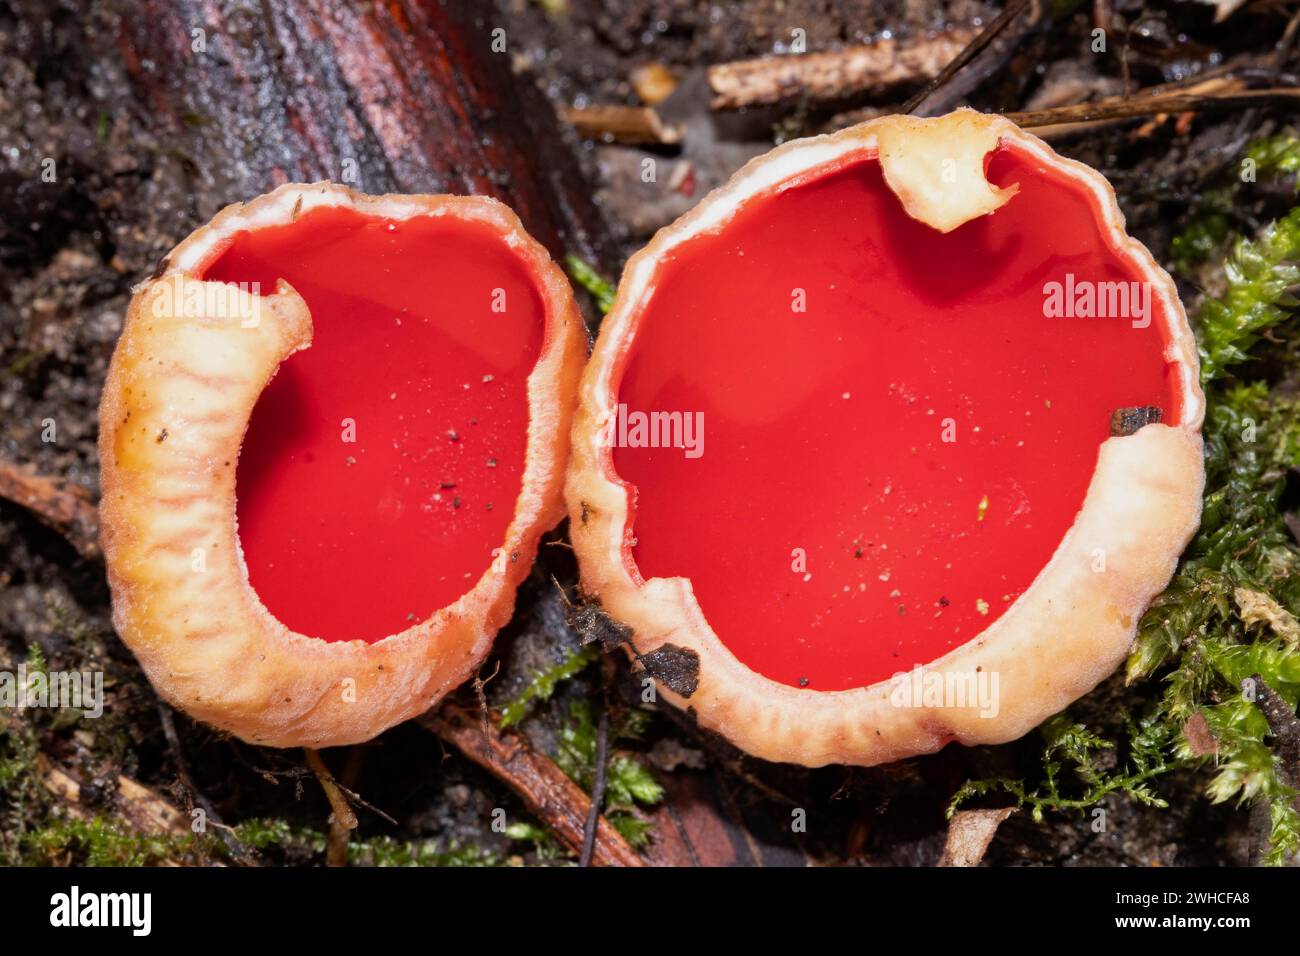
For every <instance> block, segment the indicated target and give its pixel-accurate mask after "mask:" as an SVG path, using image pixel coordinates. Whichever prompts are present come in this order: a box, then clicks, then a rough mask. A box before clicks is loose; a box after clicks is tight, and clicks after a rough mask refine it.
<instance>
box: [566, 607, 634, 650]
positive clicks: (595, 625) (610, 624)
mask: <svg viewBox="0 0 1300 956" xmlns="http://www.w3.org/2000/svg"><path fill="white" fill-rule="evenodd" d="M569 624H570V626H572V627H573V629H574V630H575V631H577V632H578V636H579V637H581V638H582V643H584V644H594V643H599V644H600V646H601V648H602V649H603V650H606V651H615V650H617V649H618V648H620V647H623V646H625V645H627V644H629V643H630V642H631V640H632V628H630V627H628V626H627V625H626V624H620V623H619V622H618V621H616V620H614V619H613V618H612V617H610V616H609V615H608V614H606V613H605V611H604V609H603V608H602V607H601V606H600V605H599V604H597V603H595V602H594V601H588V602H586V603H585V604H583V605H581V606H580V607H578V608H577V610H575V611H574V612H573V614H572V615H570V618H569Z"/></svg>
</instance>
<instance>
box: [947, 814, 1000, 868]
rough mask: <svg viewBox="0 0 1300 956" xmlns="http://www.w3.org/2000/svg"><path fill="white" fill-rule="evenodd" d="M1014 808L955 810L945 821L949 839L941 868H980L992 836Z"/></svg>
mask: <svg viewBox="0 0 1300 956" xmlns="http://www.w3.org/2000/svg"><path fill="white" fill-rule="evenodd" d="M1015 812H1016V808H1015V807H1004V808H1002V809H1000V810H958V811H957V812H956V813H954V814H953V815H952V819H951V820H949V821H948V839H947V842H946V843H945V844H944V847H943V856H942V857H940V858H939V865H940V866H979V864H980V860H982V859H984V854H985V853H987V852H988V849H989V844H990V843H992V842H993V836H994V834H996V833H997V832H998V827H1000V826H1002V823H1003V821H1004V820H1006V819H1007V817H1009V816H1011V814H1013V813H1015Z"/></svg>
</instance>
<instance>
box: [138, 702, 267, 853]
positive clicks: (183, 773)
mask: <svg viewBox="0 0 1300 956" xmlns="http://www.w3.org/2000/svg"><path fill="white" fill-rule="evenodd" d="M158 717H159V720H160V721H161V723H162V730H163V736H164V737H165V738H166V739H167V747H168V749H169V750H170V751H171V755H172V760H173V761H175V763H176V776H177V777H179V778H180V781H181V783H182V784H183V785H184V786H185V789H186V790H187V791H189V793H190V795H191V796H192V797H193V799H194V802H195V803H197V804H198V805H199V807H200V808H201V809H202V810H203V812H204V814H206V815H207V819H208V822H210V823H211V824H212V825H213V826H215V827H216V828H217V834H218V835H219V836H220V837H221V842H222V843H224V844H225V845H226V849H228V850H229V851H230V853H231V855H232V856H233V857H234V858H235V859H237V860H239V861H241V862H253V861H255V860H256V858H257V855H256V854H255V853H253V852H252V851H251V850H250V849H249V848H248V847H246V846H244V844H243V843H241V842H240V840H239V838H238V837H237V836H235V831H234V830H233V829H231V828H230V827H228V826H226V825H225V823H223V822H222V820H221V816H220V814H218V813H217V811H216V808H215V807H213V805H212V801H210V800H209V799H208V798H207V797H206V796H204V794H203V791H201V790H200V789H199V788H198V787H196V786H195V785H194V780H193V778H192V777H191V776H190V768H189V764H188V763H187V762H186V760H185V752H184V750H183V749H182V748H181V740H180V735H179V734H177V733H176V719H175V716H174V715H173V713H172V709H171V707H169V706H168V705H167V704H165V703H164V702H163V701H161V700H160V701H158Z"/></svg>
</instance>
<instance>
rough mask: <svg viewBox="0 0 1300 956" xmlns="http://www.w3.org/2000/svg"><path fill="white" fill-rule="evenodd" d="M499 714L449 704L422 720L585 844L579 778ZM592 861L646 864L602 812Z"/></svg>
mask: <svg viewBox="0 0 1300 956" xmlns="http://www.w3.org/2000/svg"><path fill="white" fill-rule="evenodd" d="M496 719H497V716H496V715H489V717H488V718H487V719H486V720H480V719H478V715H476V714H474V713H473V712H471V711H468V710H465V709H464V708H461V707H456V706H454V705H451V704H448V705H446V706H444V707H442V708H440V709H439V710H438V711H437V712H436V713H431V714H426V715H425V716H423V717H420V718H417V723H419V724H420V726H422V727H424V728H425V729H426V730H429V731H432V732H433V733H435V734H437V735H438V736H439V737H440V738H441V739H443V740H444V741H446V742H447V743H450V744H452V745H453V746H455V747H456V749H458V750H459V751H460V752H461V753H463V754H464V755H465V756H466V757H468V758H469V759H470V760H472V761H474V762H475V763H476V764H478V765H479V766H480V767H483V768H484V769H485V770H487V771H488V772H489V773H491V774H492V775H493V776H495V777H497V778H498V779H499V780H501V781H503V782H504V783H506V784H507V785H508V786H509V787H510V789H511V790H513V791H514V792H515V794H516V795H517V796H519V798H520V799H521V800H523V802H524V803H525V804H526V805H527V807H528V809H529V811H530V812H532V813H534V814H536V816H537V818H538V819H539V820H541V821H542V822H543V823H545V824H546V826H547V827H548V828H549V829H550V831H551V832H552V833H554V834H555V835H556V836H557V837H558V838H559V839H560V840H561V841H562V842H563V843H564V844H565V846H567V847H568V848H569V849H570V850H573V851H574V852H575V853H576V852H577V851H578V850H579V849H580V848H581V847H582V841H583V833H584V828H585V826H586V818H587V810H588V809H589V807H590V805H591V802H590V800H589V799H588V797H587V795H586V794H585V793H584V792H583V791H582V788H581V787H579V786H578V785H577V784H576V783H574V782H573V781H572V780H570V779H569V778H568V777H567V776H565V775H564V771H563V770H561V769H560V768H559V766H558V765H557V764H556V763H555V762H554V761H552V760H551V759H550V758H549V757H546V756H545V755H544V754H539V753H537V752H536V751H535V750H533V748H532V747H530V746H529V745H528V742H527V741H526V740H524V738H523V737H521V736H519V735H518V734H514V733H510V732H509V731H507V732H504V733H502V732H500V731H498V730H497V729H496ZM591 863H592V865H593V866H645V861H644V860H642V859H641V857H640V856H638V855H637V852H636V850H634V849H632V847H631V846H629V845H628V842H627V841H626V840H624V839H623V836H622V835H621V834H620V833H619V832H618V831H617V830H615V829H614V827H613V825H612V824H610V822H609V821H608V820H607V819H605V817H603V816H601V817H598V818H597V823H596V843H595V848H594V852H593V854H592V857H591Z"/></svg>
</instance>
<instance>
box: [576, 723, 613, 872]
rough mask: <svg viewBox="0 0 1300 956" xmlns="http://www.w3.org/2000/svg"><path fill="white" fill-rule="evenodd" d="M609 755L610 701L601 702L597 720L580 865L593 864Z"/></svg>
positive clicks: (603, 801)
mask: <svg viewBox="0 0 1300 956" xmlns="http://www.w3.org/2000/svg"><path fill="white" fill-rule="evenodd" d="M608 757H609V701H608V700H606V701H604V702H603V703H602V704H601V708H600V719H599V720H598V721H597V722H596V767H595V778H594V780H593V782H592V784H591V806H589V807H588V808H587V822H586V823H585V824H584V825H583V828H582V853H581V854H580V855H579V856H578V865H579V866H582V867H586V866H591V851H592V850H593V849H594V848H595V846H596V822H597V821H598V820H599V819H600V808H601V807H602V806H603V805H604V803H605V782H606V781H605V763H606V761H607V760H608Z"/></svg>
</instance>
